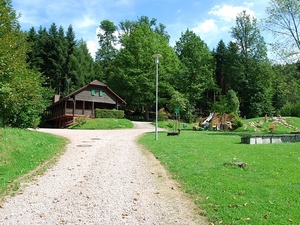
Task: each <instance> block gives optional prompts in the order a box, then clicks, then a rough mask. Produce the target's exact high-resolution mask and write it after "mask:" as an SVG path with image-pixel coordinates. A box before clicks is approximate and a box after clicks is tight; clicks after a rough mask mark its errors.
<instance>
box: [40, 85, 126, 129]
mask: <svg viewBox="0 0 300 225" xmlns="http://www.w3.org/2000/svg"><path fill="white" fill-rule="evenodd" d="M123 105H126V102H125V101H124V100H123V99H122V98H121V97H120V96H118V95H117V94H116V93H115V92H114V91H113V90H111V89H110V88H109V87H108V86H107V85H105V84H104V83H102V82H100V81H98V80H94V81H92V82H91V83H89V84H87V85H85V86H83V87H81V88H79V89H78V90H76V91H74V92H72V93H71V94H68V95H66V96H65V97H63V98H60V97H59V95H56V96H55V97H54V101H53V104H52V105H51V106H49V107H48V108H47V110H46V113H47V122H48V123H49V124H50V126H51V127H56V128H63V127H67V126H70V125H72V124H74V122H75V120H76V117H79V116H86V117H89V118H93V117H94V115H95V114H94V111H95V109H96V108H99V109H116V110H118V109H119V106H123Z"/></svg>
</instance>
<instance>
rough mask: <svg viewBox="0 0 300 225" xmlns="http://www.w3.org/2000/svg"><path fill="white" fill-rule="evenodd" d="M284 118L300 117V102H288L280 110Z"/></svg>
mask: <svg viewBox="0 0 300 225" xmlns="http://www.w3.org/2000/svg"><path fill="white" fill-rule="evenodd" d="M280 115H282V116H295V117H300V101H298V102H296V103H293V104H292V103H290V102H287V103H286V104H285V105H284V106H283V107H282V108H281V110H280Z"/></svg>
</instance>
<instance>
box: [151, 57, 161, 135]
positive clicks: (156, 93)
mask: <svg viewBox="0 0 300 225" xmlns="http://www.w3.org/2000/svg"><path fill="white" fill-rule="evenodd" d="M152 57H153V58H155V64H156V85H155V87H156V88H155V140H158V132H157V126H158V121H157V115H158V62H159V58H161V57H162V55H161V54H154V55H152Z"/></svg>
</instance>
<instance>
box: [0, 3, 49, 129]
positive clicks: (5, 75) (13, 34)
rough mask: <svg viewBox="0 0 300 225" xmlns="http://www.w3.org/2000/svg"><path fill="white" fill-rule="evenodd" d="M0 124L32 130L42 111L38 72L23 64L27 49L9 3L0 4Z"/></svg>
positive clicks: (41, 90)
mask: <svg viewBox="0 0 300 225" xmlns="http://www.w3.org/2000/svg"><path fill="white" fill-rule="evenodd" d="M0 15H1V16H0V24H1V26H0V124H2V125H3V126H13V127H22V128H24V127H36V126H37V125H38V124H39V119H40V117H41V113H42V112H43V109H45V107H46V103H45V100H44V99H43V93H44V91H45V90H44V89H43V88H42V87H41V83H42V82H43V80H42V78H41V76H40V73H38V72H37V71H35V70H30V69H29V68H28V64H27V63H26V56H27V55H26V53H27V50H28V49H29V47H28V43H27V41H26V35H25V34H24V33H23V32H22V31H21V30H20V26H19V23H18V16H17V15H16V13H15V11H14V10H13V8H12V5H11V1H1V2H0Z"/></svg>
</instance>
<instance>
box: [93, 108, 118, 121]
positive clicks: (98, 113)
mask: <svg viewBox="0 0 300 225" xmlns="http://www.w3.org/2000/svg"><path fill="white" fill-rule="evenodd" d="M95 118H117V119H122V118H124V111H123V110H115V109H113V110H110V109H95Z"/></svg>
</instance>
